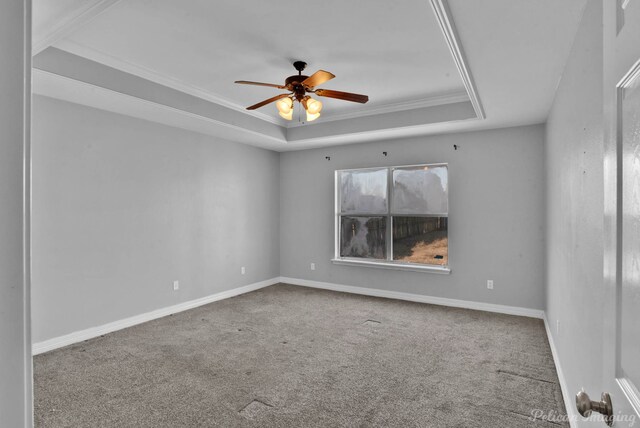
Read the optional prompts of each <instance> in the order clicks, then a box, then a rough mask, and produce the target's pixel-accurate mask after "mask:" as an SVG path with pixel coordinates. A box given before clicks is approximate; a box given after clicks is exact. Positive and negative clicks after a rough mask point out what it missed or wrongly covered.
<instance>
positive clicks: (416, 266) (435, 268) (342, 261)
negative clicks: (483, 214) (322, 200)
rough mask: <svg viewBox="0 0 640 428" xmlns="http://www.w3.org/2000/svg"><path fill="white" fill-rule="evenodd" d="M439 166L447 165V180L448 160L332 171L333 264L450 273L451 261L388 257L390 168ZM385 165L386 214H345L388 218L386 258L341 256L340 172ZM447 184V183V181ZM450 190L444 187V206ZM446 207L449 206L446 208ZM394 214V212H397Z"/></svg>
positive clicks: (389, 239)
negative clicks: (444, 262) (446, 263)
mask: <svg viewBox="0 0 640 428" xmlns="http://www.w3.org/2000/svg"><path fill="white" fill-rule="evenodd" d="M424 166H428V167H438V166H446V167H447V183H449V164H448V163H425V164H415V165H397V166H378V167H370V168H348V169H338V170H335V172H334V197H335V200H334V223H335V233H334V236H335V242H334V256H333V258H332V259H331V262H332V263H333V264H336V265H346V266H365V267H374V268H382V269H395V270H408V271H416V272H430V273H439V274H450V273H451V267H450V265H428V264H422V263H411V262H403V261H395V260H392V259H391V258H392V257H393V217H394V215H393V214H392V213H391V207H392V203H391V198H392V197H393V195H392V193H393V171H394V170H396V169H403V168H415V167H424ZM380 169H386V170H387V213H386V214H372V213H355V214H348V215H347V216H355V217H362V216H366V217H386V218H387V226H386V227H387V232H386V234H387V236H386V239H387V249H388V250H389V251H388V254H387V259H386V260H376V259H364V258H356V257H340V240H341V236H340V234H341V227H340V217H341V216H343V215H342V213H341V212H340V201H341V200H342V198H341V196H342V195H341V186H340V173H342V172H349V171H374V170H380ZM447 186H448V184H447ZM448 198H449V192H448V191H447V207H448V206H449V203H448V202H449V201H448ZM447 211H448V208H447ZM401 216H402V217H447V219H448V218H449V213H448V212H447V213H446V214H411V215H401ZM396 217H397V216H396ZM448 236H449V229H448V226H447V237H448ZM450 254H451V251H450V246H449V245H448V243H447V260H448V261H450Z"/></svg>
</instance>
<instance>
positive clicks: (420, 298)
mask: <svg viewBox="0 0 640 428" xmlns="http://www.w3.org/2000/svg"><path fill="white" fill-rule="evenodd" d="M280 282H283V283H286V284H293V285H301V286H303V287H311V288H321V289H323V290H333V291H342V292H344V293H352V294H362V295H365V296H374V297H386V298H388V299H397V300H408V301H410V302H419V303H430V304H432V305H440V306H452V307H454V308H465V309H475V310H478V311H487V312H496V313H500V314H509V315H519V316H523V317H531V318H538V319H543V318H544V311H543V310H540V309H530V308H521V307H517V306H505V305H494V304H492V303H482V302H472V301H470V300H457V299H448V298H445V297H434V296H425V295H422V294H413V293H403V292H400V291H389V290H380V289H377V288H365V287H354V286H351V285H342V284H333V283H330V282H319V281H311V280H308V279H299V278H288V277H280Z"/></svg>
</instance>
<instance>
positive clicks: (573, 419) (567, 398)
mask: <svg viewBox="0 0 640 428" xmlns="http://www.w3.org/2000/svg"><path fill="white" fill-rule="evenodd" d="M543 320H544V328H545V329H546V330H547V338H548V339H549V347H550V348H551V355H553V363H554V364H555V366H556V372H557V373H558V382H560V390H561V391H562V398H563V399H564V406H565V408H566V409H567V416H569V418H568V419H569V426H570V427H571V428H577V421H578V412H577V410H576V408H575V406H574V405H573V403H574V400H575V399H574V397H573V395H571V394H570V393H569V389H568V386H567V381H566V379H565V377H564V373H563V371H562V366H561V365H560V357H559V356H558V349H557V348H556V345H555V343H554V341H553V336H552V335H551V328H550V327H549V320H548V319H547V314H546V312H545V314H544V317H543Z"/></svg>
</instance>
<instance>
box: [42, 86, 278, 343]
mask: <svg viewBox="0 0 640 428" xmlns="http://www.w3.org/2000/svg"><path fill="white" fill-rule="evenodd" d="M33 122H34V128H33V290H32V295H33V296H32V308H33V340H34V342H39V341H42V340H45V339H50V338H53V337H57V336H60V335H63V334H67V333H71V332H74V331H77V330H82V329H85V328H89V327H93V326H98V325H102V324H104V323H108V322H111V321H116V320H120V319H123V318H126V317H130V316H133V315H139V314H141V313H144V312H148V311H151V310H154V309H159V308H164V307H167V306H170V305H173V304H177V303H180V302H183V301H188V300H192V299H195V298H199V297H203V296H207V295H210V294H213V293H216V292H220V291H224V290H229V289H233V288H237V287H240V286H242V285H246V284H250V283H254V282H257V281H261V280H265V279H269V278H273V277H276V276H278V274H279V202H278V201H279V181H278V180H279V175H278V165H279V160H278V154H277V153H274V152H270V151H267V150H262V149H258V148H254V147H250V146H246V145H242V144H237V143H229V142H225V141H220V140H216V139H215V138H213V137H208V136H204V135H200V134H196V133H191V132H188V131H183V130H179V129H176V128H172V127H167V126H163V125H158V124H156V123H151V122H146V121H143V120H139V119H134V118H130V117H125V116H121V115H117V114H113V113H108V112H105V111H101V110H96V109H92V108H88V107H84V106H80V105H77V104H71V103H67V102H63V101H58V100H54V99H50V98H45V97H40V96H37V97H35V99H34V111H33ZM241 266H246V269H247V271H246V275H244V276H242V275H241V274H240V267H241ZM173 280H179V281H180V290H179V291H177V292H174V291H173Z"/></svg>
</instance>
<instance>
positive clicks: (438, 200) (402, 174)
mask: <svg viewBox="0 0 640 428" xmlns="http://www.w3.org/2000/svg"><path fill="white" fill-rule="evenodd" d="M448 194H449V182H448V177H447V167H446V166H443V165H439V166H426V165H425V166H420V167H409V168H397V169H394V170H393V191H392V195H393V196H392V197H391V200H392V207H391V213H392V214H447V213H448V211H449V203H448Z"/></svg>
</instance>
